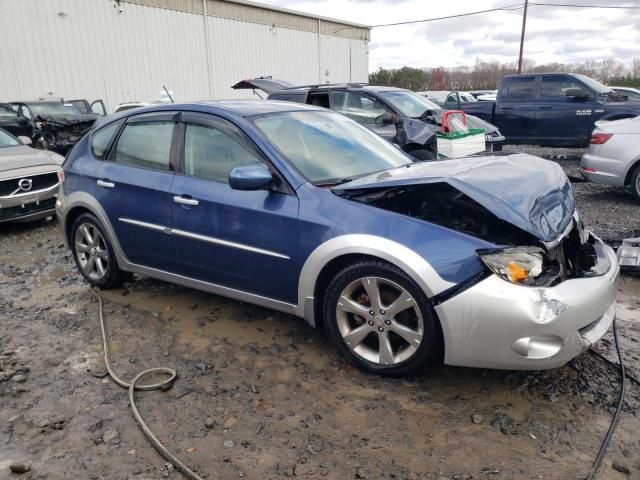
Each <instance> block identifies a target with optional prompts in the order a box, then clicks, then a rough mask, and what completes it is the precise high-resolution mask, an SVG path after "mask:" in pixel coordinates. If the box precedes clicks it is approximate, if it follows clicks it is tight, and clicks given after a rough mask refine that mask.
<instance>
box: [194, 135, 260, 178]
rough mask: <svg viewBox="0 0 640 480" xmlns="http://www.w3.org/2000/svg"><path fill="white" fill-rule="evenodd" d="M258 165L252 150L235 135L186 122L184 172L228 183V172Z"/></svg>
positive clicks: (257, 159)
mask: <svg viewBox="0 0 640 480" xmlns="http://www.w3.org/2000/svg"><path fill="white" fill-rule="evenodd" d="M258 163H261V160H260V159H259V157H258V155H257V154H256V153H255V152H254V150H253V149H252V148H251V147H250V146H249V145H248V144H246V143H244V142H242V141H241V139H239V138H236V136H235V135H232V134H230V133H229V132H225V131H224V130H223V129H217V128H214V127H210V126H207V125H199V124H195V123H188V124H187V125H186V131H185V138H184V173H185V174H186V175H189V176H191V177H197V178H202V179H205V180H214V181H217V182H224V183H227V182H228V179H229V172H230V171H231V170H232V169H233V168H235V167H240V166H245V165H253V164H258Z"/></svg>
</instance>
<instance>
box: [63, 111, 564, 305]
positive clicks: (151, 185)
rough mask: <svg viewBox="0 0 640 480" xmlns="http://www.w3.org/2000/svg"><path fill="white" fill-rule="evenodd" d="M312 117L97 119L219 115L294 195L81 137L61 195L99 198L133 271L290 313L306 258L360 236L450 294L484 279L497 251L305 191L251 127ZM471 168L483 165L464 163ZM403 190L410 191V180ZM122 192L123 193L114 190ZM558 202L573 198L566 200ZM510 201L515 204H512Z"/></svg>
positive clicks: (319, 191)
mask: <svg viewBox="0 0 640 480" xmlns="http://www.w3.org/2000/svg"><path fill="white" fill-rule="evenodd" d="M308 109H311V110H318V109H317V108H316V107H310V106H305V105H297V104H294V103H285V102H275V101H270V102H246V101H245V102H222V103H219V104H215V105H214V104H185V105H179V106H178V105H167V106H154V107H148V108H146V109H144V110H137V111H136V112H135V113H131V112H129V113H128V114H127V112H125V113H123V114H121V115H116V116H112V117H108V118H104V119H101V121H100V122H98V124H97V125H96V127H95V128H94V130H93V131H95V130H97V129H99V128H101V127H102V126H104V125H106V124H107V123H110V122H112V121H115V120H117V119H119V118H121V117H125V116H134V115H142V114H145V113H147V112H153V111H171V110H180V111H192V112H201V113H205V114H210V115H216V116H218V117H220V118H224V119H226V120H228V121H230V122H232V123H233V124H235V125H236V126H237V127H238V128H240V129H241V130H242V131H243V132H244V133H245V134H246V135H247V137H248V138H249V139H250V140H251V141H252V142H253V143H254V144H255V145H256V146H257V147H258V149H259V150H260V151H261V152H262V153H263V154H264V156H265V158H266V159H267V160H268V161H269V162H270V164H271V166H272V168H273V169H274V171H275V172H277V173H279V174H280V175H281V177H282V179H283V181H284V183H285V184H286V186H287V187H290V191H289V190H286V189H285V191H273V190H258V191H237V190H232V189H231V188H230V187H229V186H228V185H227V184H224V183H219V182H212V181H206V180H199V179H196V178H192V177H187V176H184V175H182V174H181V173H180V172H176V173H175V174H174V173H171V172H154V171H150V170H146V169H141V168H135V167H126V166H124V165H121V164H115V163H113V162H110V161H105V160H97V159H95V158H94V157H93V155H92V153H91V148H90V142H89V140H88V139H89V138H90V137H85V138H84V139H83V140H82V141H81V142H79V143H78V144H77V145H76V147H75V148H74V150H73V151H72V152H71V154H70V155H69V156H68V158H67V161H66V162H65V164H64V170H65V175H66V181H65V183H64V185H63V188H64V190H65V195H69V194H70V193H72V192H73V191H78V190H81V191H84V192H86V193H88V194H89V195H91V196H93V197H95V198H96V199H97V200H98V201H99V202H100V203H101V204H102V205H103V206H104V208H105V210H106V211H107V214H108V216H109V221H110V222H111V224H112V225H113V227H114V228H115V229H116V232H117V236H118V239H119V241H120V242H121V246H122V247H123V249H124V250H125V252H126V254H127V256H128V257H129V259H130V260H131V261H133V262H140V263H143V264H145V265H149V266H152V267H153V266H154V267H156V268H160V269H166V270H170V271H172V272H175V273H178V274H181V275H185V276H190V277H194V278H198V279H202V280H205V281H210V282H213V283H220V284H224V285H225V286H229V287H231V288H236V289H239V290H243V291H247V292H251V293H255V294H258V295H262V296H266V297H270V298H274V299H278V300H282V301H285V302H289V303H295V302H296V301H297V295H298V279H299V276H300V272H301V269H302V267H303V265H304V262H305V260H306V259H307V258H308V257H309V255H310V254H311V252H313V251H314V250H315V249H316V248H317V247H318V246H319V245H321V244H322V243H324V242H325V241H327V240H329V239H332V238H334V237H337V236H340V235H344V234H358V233H362V234H368V235H373V236H380V237H384V238H387V239H390V240H393V241H395V242H398V243H400V244H402V245H404V246H406V247H408V248H409V249H411V250H413V251H415V252H416V253H418V254H419V255H421V256H422V257H423V258H425V259H426V261H427V262H429V263H430V264H431V266H432V267H433V268H434V269H435V270H436V272H437V273H438V274H439V275H440V276H441V277H442V278H443V279H445V280H447V281H449V282H453V283H455V284H459V283H461V282H463V281H465V280H467V279H469V278H471V277H473V276H475V275H477V274H478V273H480V272H482V271H483V266H482V265H481V263H480V261H479V260H478V258H477V256H476V253H475V252H476V250H477V249H480V248H495V247H496V245H494V244H492V243H490V242H486V241H483V240H480V239H477V238H475V237H472V236H469V235H466V234H463V233H460V232H457V231H453V230H450V229H448V228H445V227H441V226H438V225H434V224H431V223H428V222H425V221H421V220H417V219H414V218H410V217H407V216H403V215H401V214H398V213H393V212H389V211H385V210H382V209H378V208H375V207H372V206H368V205H366V204H363V203H358V202H356V201H351V200H348V199H345V198H342V197H340V196H338V195H336V193H334V192H333V191H332V190H331V189H329V188H320V187H317V186H314V185H312V184H310V183H308V182H306V181H305V179H304V178H303V177H302V176H301V175H300V173H299V172H297V171H296V170H295V168H293V167H292V166H291V165H289V163H288V162H287V161H286V160H285V159H284V158H283V157H282V156H281V155H280V153H279V152H278V151H277V150H276V149H275V148H274V147H273V146H272V145H271V144H270V143H269V142H268V141H267V140H266V139H265V138H264V137H263V136H262V135H261V134H260V133H259V132H258V131H257V130H256V128H255V127H254V126H253V124H252V122H251V118H247V117H254V116H256V115H268V114H270V113H272V112H278V111H296V110H308ZM90 135H91V134H90ZM476 160H480V158H479V159H472V160H467V162H474V161H476ZM444 163H448V162H443V163H441V164H436V163H434V164H432V165H434V168H436V169H438V168H442V167H440V166H439V165H443V164H444ZM428 167H429V165H428V164H422V165H421V166H420V172H421V175H422V176H423V177H424V175H425V172H426V171H428ZM413 168H414V167H411V169H413ZM407 170H409V169H407ZM474 172H476V173H475V175H476V180H478V181H480V182H481V183H482V181H484V182H485V183H484V185H483V187H486V188H489V189H494V188H496V187H500V185H498V184H496V183H495V179H494V180H490V179H486V178H485V179H484V180H483V175H482V173H481V171H479V170H474ZM542 177H544V175H542ZM552 177H553V175H552ZM100 179H105V180H110V181H113V183H116V184H117V188H115V189H113V190H109V189H108V188H107V189H105V188H103V187H99V186H98V185H97V184H96V180H100ZM405 180H406V181H409V177H406V178H405ZM414 180H415V178H414ZM467 180H468V181H469V184H472V183H473V181H472V179H470V178H468V179H467ZM556 180H557V179H556ZM369 181H371V179H369ZM417 181H419V180H417ZM543 181H545V179H544V178H540V182H543ZM354 183H356V182H354ZM365 183H366V182H365ZM121 185H123V186H124V188H120V187H121ZM136 185H137V187H136ZM554 185H555V184H554ZM522 187H523V186H522V185H520V186H519V189H518V190H519V191H525V190H526V191H529V190H530V189H531V185H527V186H526V188H522ZM535 191H536V192H539V190H535ZM564 194H565V195H570V191H565V192H564ZM174 195H179V196H181V195H186V196H191V197H193V198H197V199H198V200H199V201H200V204H199V205H198V206H197V207H193V208H191V207H189V206H184V205H180V204H176V203H173V202H172V197H173V196H174ZM515 200H516V198H515V196H514V195H511V196H510V197H509V199H508V201H515ZM525 200H531V198H527V199H525V198H524V197H523V198H522V199H521V201H522V204H521V205H520V207H521V208H524V207H525V204H526V202H525ZM571 201H572V200H571ZM494 207H495V208H493V209H492V211H494V213H496V214H498V212H499V211H507V210H506V209H502V210H501V207H500V205H499V204H498V203H496V204H495V205H494ZM120 218H129V219H133V220H140V221H146V222H149V223H153V224H158V225H163V226H166V227H171V228H173V229H177V230H183V231H185V232H190V233H194V234H202V235H206V236H211V237H216V238H218V239H221V240H223V241H226V242H234V243H238V244H243V245H249V246H251V247H255V248H259V249H262V250H265V251H271V252H274V253H276V254H278V256H272V255H263V254H259V253H255V252H252V251H247V250H243V249H238V248H232V247H227V246H223V245H214V244H211V243H207V242H205V241H201V240H197V239H192V238H184V237H181V236H179V235H168V234H166V233H164V232H159V231H152V230H148V229H143V228H140V227H138V226H135V225H131V224H126V223H124V222H122V221H121V220H119V219H120ZM282 257H289V258H288V259H287V258H282Z"/></svg>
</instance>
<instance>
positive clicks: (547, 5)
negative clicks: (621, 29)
mask: <svg viewBox="0 0 640 480" xmlns="http://www.w3.org/2000/svg"><path fill="white" fill-rule="evenodd" d="M529 5H535V6H536V7H571V8H605V9H607V8H608V9H620V10H623V9H631V10H640V6H635V7H634V6H625V5H578V4H576V3H533V2H532V3H530V4H529Z"/></svg>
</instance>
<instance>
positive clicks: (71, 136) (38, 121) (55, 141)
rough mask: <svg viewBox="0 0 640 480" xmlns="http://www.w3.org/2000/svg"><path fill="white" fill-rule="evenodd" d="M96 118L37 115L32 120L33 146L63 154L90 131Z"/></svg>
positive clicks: (88, 115)
mask: <svg viewBox="0 0 640 480" xmlns="http://www.w3.org/2000/svg"><path fill="white" fill-rule="evenodd" d="M97 117H98V116H97V115H95V114H83V115H78V116H77V117H73V118H70V117H63V116H55V115H38V116H37V117H36V118H35V119H34V125H35V127H36V128H35V137H36V141H35V145H36V147H38V148H43V149H48V150H53V151H56V152H58V153H61V154H65V153H66V152H67V151H68V150H69V149H71V147H72V146H73V145H75V144H76V143H77V142H78V141H79V140H80V139H81V138H82V137H83V136H84V134H86V133H87V132H88V131H89V130H91V127H92V126H93V124H94V122H95V121H96V118H97Z"/></svg>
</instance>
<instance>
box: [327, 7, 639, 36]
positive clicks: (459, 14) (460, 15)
mask: <svg viewBox="0 0 640 480" xmlns="http://www.w3.org/2000/svg"><path fill="white" fill-rule="evenodd" d="M529 6H536V7H568V8H598V9H616V10H624V9H630V10H640V6H625V5H579V4H576V3H539V2H530V3H529ZM522 8H524V4H523V3H518V4H514V5H506V6H504V7H497V8H490V9H488V10H478V11H475V12H466V13H458V14H456V15H447V16H445V17H434V18H424V19H422V20H409V21H406V22H395V23H382V24H380V25H370V27H371V28H380V27H395V26H397V25H411V24H414V23H427V22H435V21H437V20H447V19H450V18H460V17H470V16H472V15H480V14H483V13H490V12H500V11H516V10H521V9H522ZM343 28H344V27H343ZM338 30H342V28H341V29H338Z"/></svg>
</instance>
